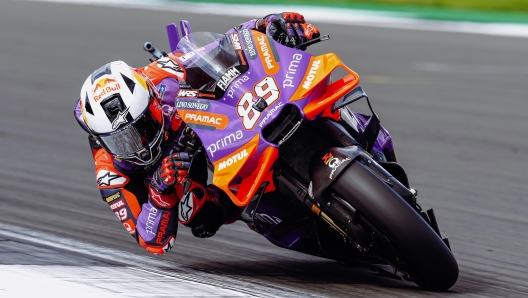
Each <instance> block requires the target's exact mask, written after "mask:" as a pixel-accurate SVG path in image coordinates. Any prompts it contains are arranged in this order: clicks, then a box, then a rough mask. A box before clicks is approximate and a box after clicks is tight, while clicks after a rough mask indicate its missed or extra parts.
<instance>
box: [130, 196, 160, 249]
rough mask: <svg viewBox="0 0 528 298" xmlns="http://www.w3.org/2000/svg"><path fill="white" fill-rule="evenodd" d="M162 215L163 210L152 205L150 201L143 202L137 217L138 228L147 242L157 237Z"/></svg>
mask: <svg viewBox="0 0 528 298" xmlns="http://www.w3.org/2000/svg"><path fill="white" fill-rule="evenodd" d="M162 216H163V214H162V211H161V210H159V209H157V208H156V207H154V206H152V204H151V203H150V202H147V203H145V204H143V208H141V212H140V213H139V216H138V219H137V225H136V229H137V232H138V234H139V235H140V236H141V238H143V239H144V240H145V241H146V242H148V241H151V240H152V239H154V237H156V234H157V231H158V227H159V224H160V221H161V218H162Z"/></svg>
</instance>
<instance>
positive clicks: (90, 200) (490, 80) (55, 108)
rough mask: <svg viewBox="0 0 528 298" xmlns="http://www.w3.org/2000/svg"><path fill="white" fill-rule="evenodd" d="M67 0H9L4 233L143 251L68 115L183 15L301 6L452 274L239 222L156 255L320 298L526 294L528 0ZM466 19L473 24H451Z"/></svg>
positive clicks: (213, 17) (0, 17) (227, 20)
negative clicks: (341, 69)
mask: <svg viewBox="0 0 528 298" xmlns="http://www.w3.org/2000/svg"><path fill="white" fill-rule="evenodd" d="M71 2H74V3H69V2H62V1H57V2H53V1H51V2H43V1H4V2H3V3H2V9H1V10H0V28H1V30H0V40H1V42H0V66H1V67H0V90H1V91H2V95H1V98H2V100H1V101H0V156H1V158H0V223H1V224H4V225H5V226H3V227H4V228H3V229H4V230H5V229H9V226H13V227H15V226H16V227H21V228H24V229H27V230H31V231H37V232H42V233H46V235H53V237H63V238H67V239H73V240H74V241H79V242H83V243H90V244H93V245H99V246H103V247H108V248H113V249H119V250H122V251H126V252H129V253H133V254H138V255H142V256H145V255H148V254H147V252H146V251H144V250H143V249H142V248H140V247H139V245H137V244H136V242H135V241H134V240H133V239H132V237H130V236H129V235H128V233H127V232H126V230H125V229H124V228H123V227H122V226H121V224H120V223H119V221H118V219H117V218H116V217H115V215H114V214H113V212H112V211H111V210H110V209H109V208H108V206H107V204H106V203H105V202H103V201H102V200H101V197H100V195H99V191H98V190H97V186H96V183H95V179H94V178H95V177H94V168H93V160H92V157H91V154H90V150H89V147H88V141H87V135H86V133H85V132H84V131H83V130H82V129H81V128H80V127H79V126H78V125H77V123H76V121H75V120H74V117H73V109H74V106H75V104H76V100H77V98H78V96H79V92H80V88H81V86H82V83H83V82H84V80H85V79H86V77H87V76H88V75H89V74H91V73H92V72H93V70H95V69H97V68H98V67H99V66H101V65H103V64H105V63H107V62H110V61H113V60H123V61H125V62H127V63H128V64H130V65H132V66H135V67H140V66H144V65H146V64H147V63H148V58H150V56H149V54H148V53H146V52H144V51H143V49H142V46H143V43H144V42H146V41H151V42H153V43H154V45H155V46H157V47H158V48H160V49H162V50H165V51H169V47H168V42H167V39H166V34H165V26H166V25H167V24H169V23H173V22H178V21H179V20H182V19H186V20H188V21H190V23H191V26H192V28H193V31H195V32H196V31H216V32H219V33H222V32H225V31H227V30H229V29H230V28H232V27H234V26H236V25H238V24H240V23H242V22H244V21H247V20H248V19H251V18H255V17H258V16H264V15H266V14H268V13H272V12H281V11H284V10H286V9H288V10H289V9H295V10H296V11H298V12H299V13H301V14H305V16H307V18H306V19H307V21H309V22H312V23H313V24H315V25H316V26H317V27H318V28H319V30H320V31H321V32H322V33H323V34H330V36H331V39H330V40H329V41H326V42H322V43H319V44H316V45H314V46H313V47H310V49H309V51H310V52H311V53H313V54H322V53H327V52H333V53H336V54H337V55H338V56H339V57H340V58H341V59H342V61H344V63H345V64H347V66H349V67H350V68H352V69H353V70H355V71H356V72H357V73H358V74H359V75H360V77H361V86H362V87H363V88H364V89H365V91H366V92H367V94H368V95H369V97H370V99H371V101H372V104H373V107H374V109H375V110H376V112H377V114H378V115H379V116H380V118H381V123H382V125H384V126H385V127H386V128H387V129H388V130H389V132H390V133H391V135H392V137H393V140H394V143H395V148H396V154H397V157H398V160H399V162H400V163H401V164H402V166H403V167H404V168H405V169H406V171H407V173H408V175H409V179H410V183H411V186H413V187H415V188H417V189H418V191H419V203H420V204H421V205H422V206H423V207H424V208H427V209H428V208H434V209H435V212H436V216H437V220H438V223H439V225H440V230H441V232H442V235H443V236H444V237H447V238H449V240H450V243H451V247H452V250H453V253H454V255H455V257H456V258H457V261H458V262H459V266H460V277H459V280H458V282H457V283H456V284H455V286H454V287H453V288H452V289H451V290H450V291H449V292H447V293H429V292H424V291H421V290H419V289H418V288H417V287H416V286H414V285H413V284H408V283H402V282H397V281H391V280H387V279H384V278H380V277H377V276H373V275H372V274H371V273H370V272H369V270H368V269H366V268H352V267H347V266H345V265H342V264H339V263H337V262H333V261H329V260H324V259H319V258H315V257H310V256H306V255H302V254H298V253H294V252H290V251H286V250H282V249H279V248H277V247H275V246H273V245H272V244H271V243H268V242H267V241H266V240H265V239H264V238H261V237H260V236H259V235H258V234H256V233H254V232H252V231H250V230H249V229H248V228H247V227H246V226H245V225H244V224H242V223H240V222H237V223H234V224H232V225H227V226H224V227H222V228H221V229H220V231H219V232H218V233H217V235H215V236H214V237H212V238H210V239H197V238H194V237H193V236H192V235H191V233H190V230H189V229H187V228H185V227H180V230H179V234H178V240H177V243H176V244H177V245H176V247H175V248H174V249H173V250H172V251H171V252H170V253H168V254H166V255H163V256H160V257H157V258H158V259H159V260H162V261H163V260H166V261H167V262H169V261H170V262H174V263H177V264H179V265H180V266H181V267H180V268H184V269H185V268H187V269H188V270H189V271H199V272H206V273H212V274H215V275H221V276H225V277H228V278H235V279H241V280H246V281H251V282H254V283H258V284H264V285H271V286H273V287H278V288H281V289H289V290H291V291H293V292H292V293H301V292H305V293H311V294H313V295H319V296H324V297H351V296H358V297H365V296H369V297H422V296H423V297H426V296H427V297H432V296H442V297H445V296H462V297H497V296H501V297H525V296H526V295H528V268H527V265H528V249H527V247H528V237H527V232H526V231H527V230H528V229H527V228H528V215H527V214H528V204H527V202H528V195H527V192H528V184H527V182H528V181H527V176H528V169H527V165H528V139H527V136H528V118H527V115H526V114H527V113H528V95H527V92H528V84H527V82H528V39H527V38H526V37H522V36H526V32H528V31H527V30H526V27H525V26H526V25H525V24H524V23H528V15H527V12H528V1H522V0H517V1H515V0H503V1H488V0H482V1H469V0H467V1H455V0H444V1H441V0H438V1H435V0H431V1H426V0H423V1H419V0H409V1H404V0H393V1H391V0H386V1H383V0H379V1H367V2H365V1H363V2H362V1H338V0H327V1H325V4H327V5H328V7H327V8H325V9H322V8H319V7H315V6H314V5H315V4H319V2H316V1H312V0H306V1H297V0H292V1H266V2H265V3H263V2H257V1H252V0H247V1H234V0H233V1H228V2H229V3H230V4H221V5H218V4H216V3H212V2H205V4H204V3H197V2H196V1H191V2H181V1H180V2H176V1H155V2H152V1H149V2H146V1H145V2H142V1H121V2H119V1H115V2H108V1H97V0H94V1H88V0H86V1H76V0H72V1H71ZM95 4H97V5H95ZM241 4H244V5H243V6H240V5H241ZM246 4H247V5H246ZM252 4H256V5H259V6H251V5H252ZM265 4H270V5H271V4H273V5H271V6H265ZM279 4H280V5H279ZM230 5H237V6H230ZM248 5H249V6H248ZM263 7H264V8H263ZM257 8H258V9H257ZM283 9H284V10H283ZM328 9H333V10H328ZM224 10H225V11H230V13H225V14H226V15H224V14H223V13H224V12H223V11H224ZM243 14H246V15H243ZM342 15H345V17H344V18H343V19H340V17H341V16H342ZM309 16H312V19H310V17H309ZM338 16H339V18H338ZM385 17H390V18H385ZM439 21H440V22H439ZM454 21H460V22H454ZM352 22H356V23H352ZM402 23H405V24H407V25H406V28H403V27H404V26H402V25H401V24H402ZM398 24H399V25H398ZM464 26H471V28H474V30H473V31H471V32H473V33H464V32H461V30H457V28H462V27H464ZM453 28H454V29H453ZM464 28H466V27H464ZM499 29H500V30H499ZM462 31H463V30H462ZM516 32H518V33H516ZM514 33H515V34H514ZM351 108H352V109H354V105H352V106H351ZM358 108H361V107H359V106H358ZM4 238H5V237H0V240H4V241H0V242H1V243H3V246H1V248H2V250H1V251H2V252H4V253H3V254H0V264H3V265H10V264H28V265H31V264H32V260H34V259H35V258H36V257H37V256H36V255H35V254H33V255H32V254H31V249H27V250H25V251H24V253H26V254H28V255H23V256H22V257H17V258H18V259H17V258H14V257H13V256H14V255H13V254H11V253H8V252H11V250H13V241H14V240H12V239H11V240H10V239H9V238H5V239H4ZM53 239H54V238H50V241H53ZM50 262H51V261H50ZM53 262H57V260H53ZM53 262H51V263H53ZM0 270H2V269H0ZM1 284H2V282H1V281H0V289H1ZM299 295H300V294H299Z"/></svg>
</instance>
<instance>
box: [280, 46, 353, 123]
mask: <svg viewBox="0 0 528 298" xmlns="http://www.w3.org/2000/svg"><path fill="white" fill-rule="evenodd" d="M337 67H342V68H343V69H344V70H345V71H347V72H348V73H349V74H348V75H347V76H345V77H343V78H341V79H339V80H337V81H336V82H334V83H332V84H330V85H329V86H328V87H327V90H326V92H325V95H324V96H323V97H321V98H319V99H316V100H313V101H311V102H310V103H309V104H308V105H306V107H305V108H304V113H305V114H306V116H307V117H308V118H309V119H313V118H314V117H315V116H317V115H318V114H320V113H321V112H322V111H324V110H325V108H327V107H328V106H329V104H332V103H333V102H335V101H336V100H338V99H339V98H341V97H342V96H343V95H345V94H346V93H347V92H348V91H350V90H351V89H352V88H354V87H355V86H356V85H357V84H358V83H359V76H358V74H357V73H355V72H354V71H353V70H351V69H350V68H348V67H347V66H346V65H345V64H343V62H341V60H340V59H339V58H338V57H337V56H336V55H335V54H333V53H329V54H324V55H321V56H315V57H312V58H311V59H310V64H309V66H308V70H307V71H306V73H305V74H304V78H303V80H302V81H301V84H299V87H298V88H297V90H296V91H295V93H294V94H293V95H292V97H291V99H290V100H291V101H295V100H300V99H303V98H305V97H306V96H307V95H308V94H310V92H312V90H313V88H314V87H315V86H317V85H318V84H319V83H321V82H323V81H324V80H325V78H326V77H328V76H329V75H330V74H331V73H332V71H334V69H336V68H337Z"/></svg>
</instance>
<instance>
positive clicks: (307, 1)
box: [164, 0, 528, 23]
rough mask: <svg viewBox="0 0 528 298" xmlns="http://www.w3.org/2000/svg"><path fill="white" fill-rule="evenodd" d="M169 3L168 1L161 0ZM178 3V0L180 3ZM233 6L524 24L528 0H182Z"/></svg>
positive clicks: (526, 18) (527, 10) (526, 19)
mask: <svg viewBox="0 0 528 298" xmlns="http://www.w3.org/2000/svg"><path fill="white" fill-rule="evenodd" d="M164 1H168V2H170V1H171V0H164ZM180 1H181V0H180ZM184 1H189V2H216V3H235V4H261V5H262V4H280V5H293V6H294V5H310V6H312V5H313V6H321V5H323V6H329V7H346V8H352V9H365V10H375V11H393V12H406V13H412V14H413V15H414V16H415V17H418V18H422V19H432V20H449V21H473V22H504V23H528V0H370V1H368V0H323V1H322V0H184Z"/></svg>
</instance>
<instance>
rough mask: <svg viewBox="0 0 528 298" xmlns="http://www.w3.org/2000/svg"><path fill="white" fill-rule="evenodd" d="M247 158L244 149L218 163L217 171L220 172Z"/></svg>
mask: <svg viewBox="0 0 528 298" xmlns="http://www.w3.org/2000/svg"><path fill="white" fill-rule="evenodd" d="M248 156H249V154H248V152H247V150H246V149H244V150H242V151H240V152H237V153H235V154H234V155H233V156H230V157H229V158H227V159H226V160H224V161H222V162H220V163H219V164H218V171H222V170H224V169H226V168H228V167H230V166H232V165H234V164H236V163H238V162H240V161H241V160H245V159H246V158H247V157H248Z"/></svg>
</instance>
